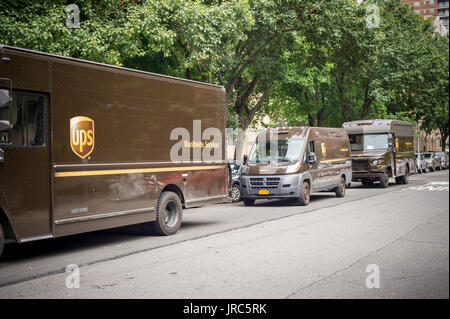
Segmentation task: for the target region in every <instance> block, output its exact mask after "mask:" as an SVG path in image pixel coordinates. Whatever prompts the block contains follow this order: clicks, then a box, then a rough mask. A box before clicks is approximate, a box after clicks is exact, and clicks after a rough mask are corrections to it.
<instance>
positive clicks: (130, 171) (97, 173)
mask: <svg viewBox="0 0 450 319" xmlns="http://www.w3.org/2000/svg"><path fill="white" fill-rule="evenodd" d="M223 168H225V166H185V167H162V168H135V169H112V170H95V171H94V170H93V171H72V172H56V173H55V177H75V176H100V175H118V174H139V173H161V172H179V171H204V170H214V169H223Z"/></svg>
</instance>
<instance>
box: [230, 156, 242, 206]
mask: <svg viewBox="0 0 450 319" xmlns="http://www.w3.org/2000/svg"><path fill="white" fill-rule="evenodd" d="M241 167H242V165H240V164H236V163H230V168H231V201H232V202H233V203H236V202H239V201H241V200H242V198H241V183H240V181H239V177H240V176H241Z"/></svg>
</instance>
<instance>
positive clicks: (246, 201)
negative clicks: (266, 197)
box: [243, 198, 255, 206]
mask: <svg viewBox="0 0 450 319" xmlns="http://www.w3.org/2000/svg"><path fill="white" fill-rule="evenodd" d="M243 201H244V205H245V206H254V205H255V200H254V199H251V198H244V200H243Z"/></svg>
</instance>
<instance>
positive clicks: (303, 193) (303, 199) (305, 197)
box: [297, 181, 311, 206]
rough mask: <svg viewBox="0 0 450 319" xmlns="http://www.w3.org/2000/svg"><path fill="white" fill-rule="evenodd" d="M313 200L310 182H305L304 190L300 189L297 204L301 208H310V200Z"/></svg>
mask: <svg viewBox="0 0 450 319" xmlns="http://www.w3.org/2000/svg"><path fill="white" fill-rule="evenodd" d="M310 198H311V189H310V187H309V183H308V182H306V181H305V182H303V184H302V188H301V189H300V197H299V198H298V199H297V203H298V205H300V206H308V205H309V200H310Z"/></svg>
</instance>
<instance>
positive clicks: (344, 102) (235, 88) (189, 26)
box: [0, 0, 449, 140]
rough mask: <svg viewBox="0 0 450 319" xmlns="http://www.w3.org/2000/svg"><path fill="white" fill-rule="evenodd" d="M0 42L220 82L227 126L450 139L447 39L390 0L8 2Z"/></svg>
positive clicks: (2, 8)
mask: <svg viewBox="0 0 450 319" xmlns="http://www.w3.org/2000/svg"><path fill="white" fill-rule="evenodd" d="M72 3H75V4H76V5H77V6H78V8H79V10H80V16H79V18H80V26H79V27H78V28H68V27H67V26H66V19H67V17H68V16H69V12H68V11H67V10H66V8H67V6H68V5H69V4H72ZM0 43H3V44H8V45H13V46H18V47H24V48H29V49H34V50H39V51H45V52H49V53H54V54H60V55H64V56H71V57H76V58H82V59H87V60H92V61H97V62H103V63H108V64H113V65H120V66H126V67H130V68H136V69H141V70H145V71H151V72H157V73H162V74H167V75H172V76H178V77H184V78H188V79H193V80H198V81H204V82H210V83H215V84H220V85H223V86H224V87H225V88H226V92H227V103H228V107H229V113H228V124H229V126H232V127H241V128H244V129H245V128H247V127H249V126H252V125H256V124H258V123H260V122H261V119H262V118H263V117H264V116H269V117H270V119H271V121H272V123H277V122H278V121H281V120H283V121H286V122H287V123H289V124H292V125H300V124H302V125H313V126H336V127H338V126H341V125H342V123H343V122H344V121H350V120H358V119H365V118H401V119H406V120H409V121H411V122H414V123H418V122H420V123H421V127H422V128H423V129H424V130H426V131H428V132H429V131H431V130H432V129H439V130H440V132H441V135H442V137H443V139H444V140H446V139H447V137H448V135H449V131H448V100H449V96H448V88H449V82H448V81H449V79H448V75H449V73H448V66H449V65H448V60H449V52H448V44H449V43H448V36H441V35H438V34H436V33H435V32H434V27H433V25H432V22H431V21H426V20H424V19H423V18H422V17H420V16H418V15H417V14H415V13H414V11H412V10H411V9H410V8H409V6H407V5H405V4H403V3H402V2H401V1H400V0H389V1H385V0H372V1H369V2H368V1H366V2H363V3H362V4H358V3H357V1H354V0H303V1H300V0H190V1H185V0H120V1H119V0H96V1H90V0H77V1H72V0H71V1H66V0H56V1H45V0H37V1H27V0H6V1H2V2H1V3H0Z"/></svg>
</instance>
